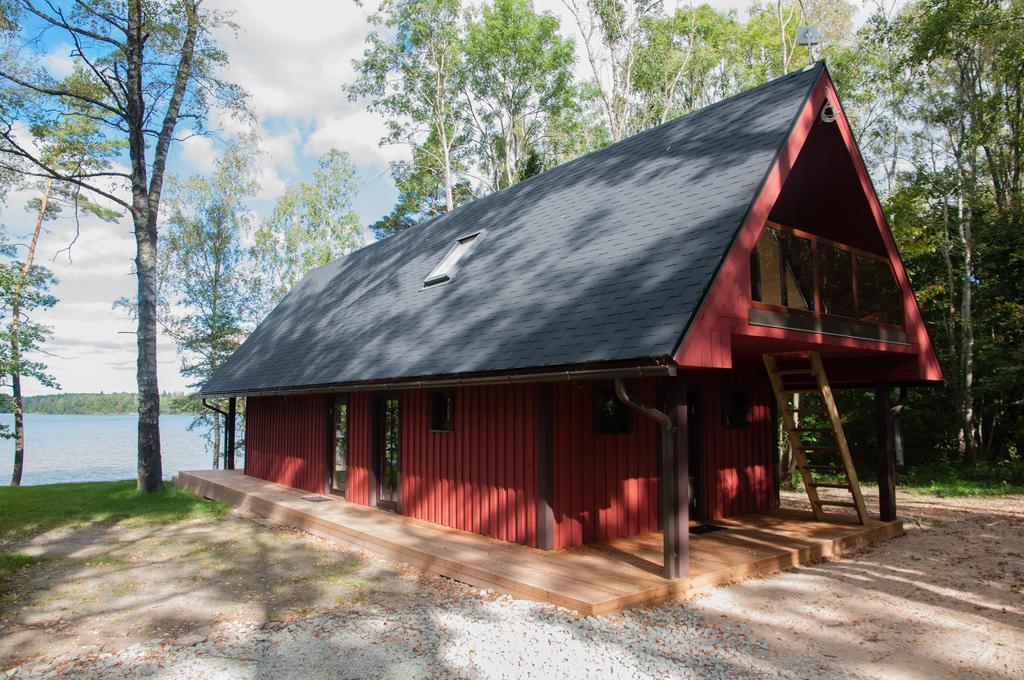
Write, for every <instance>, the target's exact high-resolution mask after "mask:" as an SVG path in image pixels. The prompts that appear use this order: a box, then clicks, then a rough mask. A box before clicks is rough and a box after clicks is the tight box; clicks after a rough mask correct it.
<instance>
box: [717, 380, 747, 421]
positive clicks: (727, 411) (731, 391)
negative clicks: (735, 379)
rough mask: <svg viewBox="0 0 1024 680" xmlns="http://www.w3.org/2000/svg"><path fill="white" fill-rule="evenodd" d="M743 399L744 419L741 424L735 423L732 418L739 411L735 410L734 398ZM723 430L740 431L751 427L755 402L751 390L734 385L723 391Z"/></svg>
mask: <svg viewBox="0 0 1024 680" xmlns="http://www.w3.org/2000/svg"><path fill="white" fill-rule="evenodd" d="M737 396H739V397H741V398H742V399H743V418H742V421H741V422H733V419H732V416H733V415H734V412H735V411H737V410H738V409H734V408H733V406H734V403H733V401H732V399H733V397H737ZM721 399H722V428H723V429H726V430H739V429H742V428H745V427H750V425H751V422H752V421H753V418H752V416H753V400H752V399H751V390H750V389H749V388H747V387H741V386H737V385H732V386H729V387H726V388H725V389H723V390H722V396H721Z"/></svg>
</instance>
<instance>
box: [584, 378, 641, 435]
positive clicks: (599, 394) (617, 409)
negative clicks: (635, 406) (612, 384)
mask: <svg viewBox="0 0 1024 680" xmlns="http://www.w3.org/2000/svg"><path fill="white" fill-rule="evenodd" d="M594 429H595V430H596V431H597V432H598V434H626V433H628V432H632V431H633V414H632V413H631V412H630V408H629V407H628V406H626V405H625V404H623V403H622V402H621V401H619V398H618V397H616V396H615V391H614V390H613V389H611V388H601V389H596V390H594Z"/></svg>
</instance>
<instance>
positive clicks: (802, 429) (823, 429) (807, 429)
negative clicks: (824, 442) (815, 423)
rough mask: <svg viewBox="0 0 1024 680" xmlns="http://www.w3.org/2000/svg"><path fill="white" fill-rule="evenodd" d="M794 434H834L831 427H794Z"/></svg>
mask: <svg viewBox="0 0 1024 680" xmlns="http://www.w3.org/2000/svg"><path fill="white" fill-rule="evenodd" d="M793 432H832V428H831V427H794V428H793Z"/></svg>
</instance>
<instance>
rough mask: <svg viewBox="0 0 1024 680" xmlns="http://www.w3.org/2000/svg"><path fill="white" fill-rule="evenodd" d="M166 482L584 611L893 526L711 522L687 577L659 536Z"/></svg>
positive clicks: (769, 516)
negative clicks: (471, 528) (566, 536)
mask: <svg viewBox="0 0 1024 680" xmlns="http://www.w3.org/2000/svg"><path fill="white" fill-rule="evenodd" d="M175 483H176V484H177V485H178V486H179V487H181V488H184V489H187V490H189V491H191V492H193V493H195V494H197V495H200V496H205V497H207V498H210V499H212V500H217V501H221V502H223V503H227V504H229V505H232V506H235V507H239V508H242V509H244V510H248V511H250V512H253V513H255V514H257V515H260V516H263V517H266V518H268V519H271V520H273V521H276V522H280V523H281V524H285V525H288V526H292V527H295V528H298V529H302V530H304V531H307V532H309V533H311V534H314V535H317V536H320V537H322V538H325V539H328V540H336V541H341V542H344V543H348V544H350V545H355V546H358V547H361V548H365V549H367V550H371V551H374V552H377V553H379V554H383V555H385V556H387V557H389V558H392V559H395V560H397V561H400V562H406V563H408V564H411V565H414V566H417V567H420V568H422V569H426V570H429V571H432V572H435V573H439V574H442V575H444V576H448V577H450V578H453V579H457V580H459V581H463V582H465V583H469V584H471V585H473V586H476V587H479V588H490V589H495V590H498V591H501V592H505V593H508V594H510V595H512V596H514V597H520V598H526V599H531V600H539V601H543V602H550V603H552V604H556V605H560V606H563V607H568V608H570V609H575V610H577V611H579V612H581V613H583V614H587V615H602V614H611V613H614V612H617V611H621V610H623V609H626V608H628V607H634V606H637V605H642V604H647V603H652V602H658V601H661V600H665V599H668V598H672V597H676V596H681V595H685V594H687V593H691V592H693V591H695V590H700V589H704V588H708V587H711V586H716V585H721V584H724V583H729V582H731V581H735V580H738V579H742V578H746V577H749V576H754V575H757V574H764V573H768V572H772V571H777V570H779V569H785V568H787V567H792V566H795V565H798V564H805V563H808V562H812V561H815V560H820V559H821V558H823V557H826V556H830V555H836V554H839V553H841V552H843V551H845V550H850V549H852V548H856V547H858V546H862V545H865V544H868V543H871V542H874V541H878V540H884V539H887V538H892V537H894V536H899V535H901V534H902V533H903V524H902V522H899V521H895V522H880V521H872V522H871V523H870V524H868V525H867V526H861V525H859V524H853V523H850V524H844V523H832V522H816V521H814V520H813V516H812V515H811V513H809V512H806V513H805V512H799V511H795V510H777V511H773V512H770V513H764V514H756V515H744V516H741V517H733V518H730V519H726V520H721V521H718V522H715V524H719V525H721V526H725V527H728V528H727V529H725V530H722V531H715V532H712V533H707V534H700V535H691V536H690V576H689V578H685V579H680V580H678V581H666V580H665V579H664V578H662V577H661V568H662V561H661V534H660V533H651V534H645V535H642V536H636V537H632V538H621V539H615V540H612V541H607V542H604V543H596V544H590V545H586V546H580V547H576V548H569V549H566V550H551V551H547V550H538V549H535V548H528V547H525V546H521V545H517V544H513V543H507V542H505V541H499V540H497V539H492V538H487V537H484V536H478V535H476V534H471V533H467V532H464V531H458V530H456V529H449V528H447V527H442V526H437V525H435V524H430V523H428V522H423V521H420V520H416V519H412V518H409V517H403V516H400V515H395V514H392V513H389V512H384V511H382V510H377V509H375V508H368V507H365V506H362V505H357V504H355V503H347V502H345V501H344V500H341V499H332V500H331V502H325V503H311V502H309V501H306V500H303V497H304V496H310V495H312V494H309V493H307V492H304V491H299V490H297V489H293V488H291V487H287V486H283V485H281V484H275V483H273V482H266V481H263V480H260V479H256V478H254V477H246V476H245V475H243V474H242V473H241V472H238V471H227V470H201V471H192V472H181V473H180V474H179V475H178V476H177V478H176V479H175Z"/></svg>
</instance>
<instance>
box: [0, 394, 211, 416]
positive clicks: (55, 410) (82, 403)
mask: <svg viewBox="0 0 1024 680" xmlns="http://www.w3.org/2000/svg"><path fill="white" fill-rule="evenodd" d="M138 404H139V400H138V397H137V395H136V394H135V393H134V392H109V393H104V392H67V393H57V394H38V395H33V396H30V397H25V399H24V405H25V413H33V414H35V413H39V414H46V415H69V416H133V415H138ZM201 409H202V406H201V404H200V403H199V401H198V399H196V397H195V396H194V395H186V394H182V393H174V392H165V393H164V394H161V395H160V415H162V416H177V415H198V414H199V413H200V411H201ZM13 412H14V409H13V407H12V403H11V398H10V396H8V395H3V396H0V413H13Z"/></svg>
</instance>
